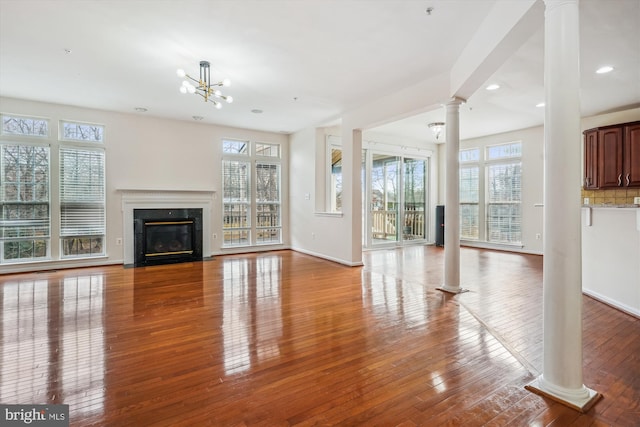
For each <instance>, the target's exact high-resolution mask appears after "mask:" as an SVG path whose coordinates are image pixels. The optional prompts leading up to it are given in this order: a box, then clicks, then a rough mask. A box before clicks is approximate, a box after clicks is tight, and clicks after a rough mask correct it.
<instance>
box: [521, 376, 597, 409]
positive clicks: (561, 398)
mask: <svg viewBox="0 0 640 427" xmlns="http://www.w3.org/2000/svg"><path fill="white" fill-rule="evenodd" d="M524 388H525V389H527V390H529V391H530V392H532V393H535V394H537V395H540V396H543V397H548V398H549V399H551V400H554V401H556V402H558V403H560V404H562V405H565V406H568V407H569V408H571V409H575V410H576V411H578V412H582V413H585V412H588V411H589V409H591V408H592V407H593V405H595V404H596V402H597V401H598V400H600V399H601V398H602V394H600V393H598V392H597V391H595V390H591V389H590V388H587V387H585V386H582V389H581V390H579V391H578V392H575V391H573V390H567V389H562V388H561V387H557V386H556V387H554V386H553V385H551V384H549V383H548V382H547V381H545V380H544V379H543V378H542V375H541V376H539V377H538V378H536V379H535V380H533V381H532V382H531V383H529V384H528V385H526V386H524Z"/></svg>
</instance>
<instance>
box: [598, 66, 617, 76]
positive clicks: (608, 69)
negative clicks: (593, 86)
mask: <svg viewBox="0 0 640 427" xmlns="http://www.w3.org/2000/svg"><path fill="white" fill-rule="evenodd" d="M611 71H613V67H612V66H611V65H605V66H604V67H600V68H598V69H597V70H596V73H598V74H606V73H609V72H611Z"/></svg>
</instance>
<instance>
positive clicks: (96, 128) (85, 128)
mask: <svg viewBox="0 0 640 427" xmlns="http://www.w3.org/2000/svg"><path fill="white" fill-rule="evenodd" d="M60 139H61V140H64V141H86V142H104V126H102V125H96V124H90V123H77V122H68V121H64V120H61V121H60Z"/></svg>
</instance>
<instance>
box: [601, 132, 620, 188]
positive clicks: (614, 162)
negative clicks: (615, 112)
mask: <svg viewBox="0 0 640 427" xmlns="http://www.w3.org/2000/svg"><path fill="white" fill-rule="evenodd" d="M622 135H623V134H622V127H613V128H607V129H600V130H598V175H599V176H598V184H599V186H600V188H611V187H622V186H623V185H625V184H626V183H625V182H624V180H623V178H624V176H623V175H624V174H623V169H624V165H623V159H624V152H623V146H622Z"/></svg>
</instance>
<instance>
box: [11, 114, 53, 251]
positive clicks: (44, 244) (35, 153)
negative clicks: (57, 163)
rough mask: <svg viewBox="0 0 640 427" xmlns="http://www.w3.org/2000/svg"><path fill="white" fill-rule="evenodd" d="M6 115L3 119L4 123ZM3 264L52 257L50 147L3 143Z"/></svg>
mask: <svg viewBox="0 0 640 427" xmlns="http://www.w3.org/2000/svg"><path fill="white" fill-rule="evenodd" d="M4 117H6V116H3V120H4ZM1 148H2V151H1V155H0V169H1V172H0V182H1V183H2V184H1V185H0V245H2V252H1V256H0V262H1V261H19V260H21V261H26V260H30V259H37V258H46V257H48V256H49V237H50V212H49V210H50V200H49V147H42V146H33V145H17V144H16V145H11V144H2V146H1Z"/></svg>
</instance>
